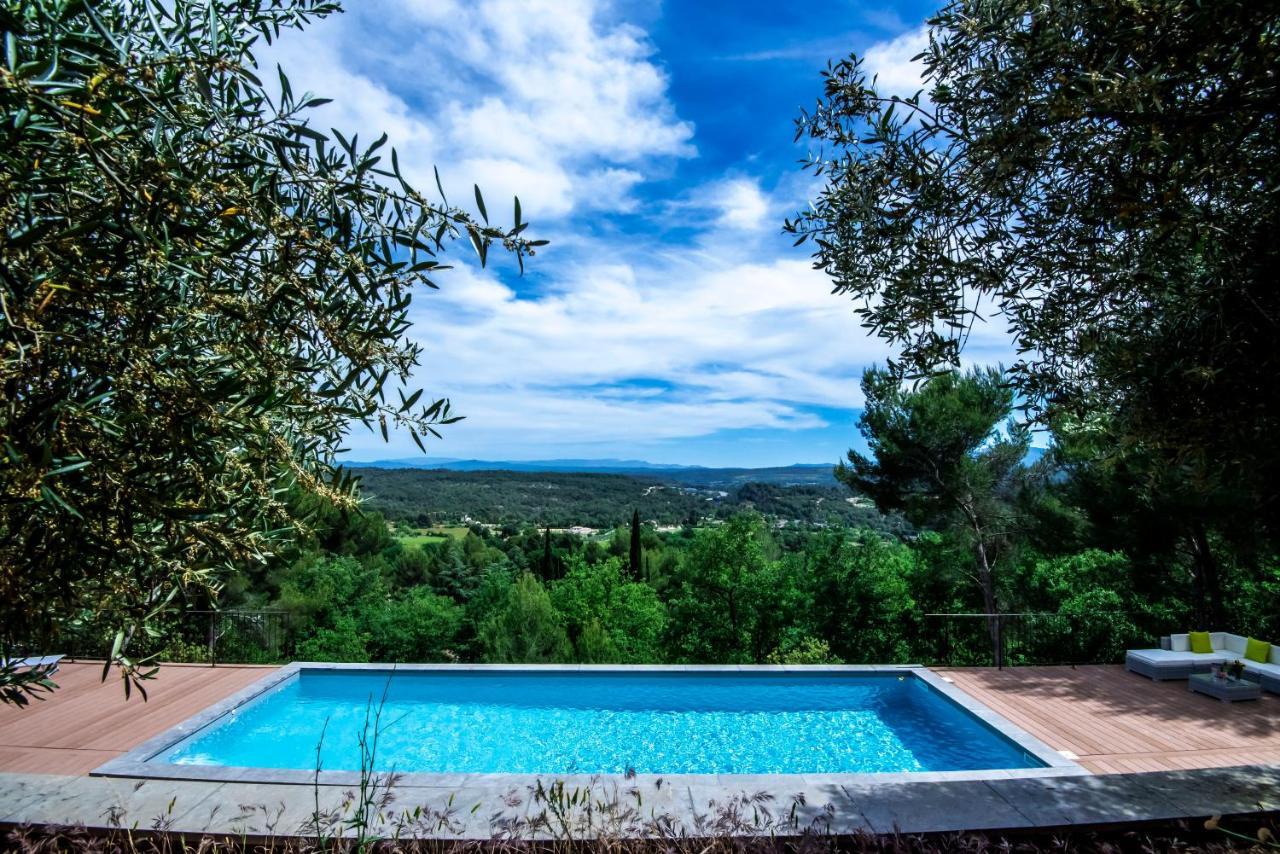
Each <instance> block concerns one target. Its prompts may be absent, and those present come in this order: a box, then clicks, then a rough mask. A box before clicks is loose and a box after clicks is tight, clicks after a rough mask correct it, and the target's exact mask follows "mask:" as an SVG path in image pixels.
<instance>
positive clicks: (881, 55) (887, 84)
mask: <svg viewBox="0 0 1280 854" xmlns="http://www.w3.org/2000/svg"><path fill="white" fill-rule="evenodd" d="M928 46H929V28H928V27H927V26H922V27H920V28H919V29H915V30H910V31H908V32H905V33H903V34H902V35H900V36H898V37H897V38H895V39H893V40H891V41H887V42H878V43H876V44H874V45H872V46H871V47H869V48H867V50H866V52H865V53H864V54H863V63H864V68H865V69H866V71H867V74H868V75H875V76H876V78H877V89H878V91H879V92H880V94H881V95H898V96H899V97H903V98H905V97H908V96H910V95H914V94H915V93H916V92H918V91H920V90H921V89H922V88H924V85H925V84H924V80H923V78H922V75H923V74H924V63H922V62H920V61H919V60H916V61H912V59H911V58H912V57H913V56H916V55H917V54H919V53H921V52H922V51H924V49H925V48H927V47H928Z"/></svg>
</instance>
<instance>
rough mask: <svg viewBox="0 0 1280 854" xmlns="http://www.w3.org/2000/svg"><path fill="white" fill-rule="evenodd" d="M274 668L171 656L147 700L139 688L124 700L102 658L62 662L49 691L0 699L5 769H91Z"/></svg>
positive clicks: (0, 760) (0, 767)
mask: <svg viewBox="0 0 1280 854" xmlns="http://www.w3.org/2000/svg"><path fill="white" fill-rule="evenodd" d="M274 669H275V668H274V667H261V666H254V665H222V666H219V667H208V666H204V665H186V664H166V665H163V666H162V667H161V668H160V672H159V674H158V675H157V677H156V678H155V679H154V680H152V681H150V682H148V683H147V695H148V699H147V700H146V701H145V702H144V701H143V700H142V698H141V697H139V696H138V695H137V694H136V693H135V694H134V695H133V698H132V699H130V700H127V701H126V700H125V697H124V689H123V687H122V686H121V684H120V680H119V679H117V678H114V677H113V676H108V677H107V681H106V682H105V683H104V682H102V681H101V676H102V663H101V662H96V663H95V662H70V663H64V664H63V665H62V667H61V668H60V669H59V671H58V673H57V675H56V676H55V677H54V681H55V682H57V683H58V686H59V687H58V690H57V691H55V692H53V694H51V695H45V696H46V697H47V699H45V700H43V701H35V702H33V703H32V704H31V705H30V706H29V707H27V708H25V709H18V708H14V707H12V706H0V771H15V772H39V773H45V774H88V773H89V772H90V771H92V770H93V769H94V768H97V767H98V766H99V765H101V764H102V763H104V762H106V761H107V760H109V759H112V758H114V757H116V756H119V755H121V754H122V753H125V752H127V751H129V750H132V749H133V748H134V747H137V746H138V745H139V744H141V743H142V742H144V741H146V740H147V739H149V738H151V737H152V736H155V735H159V734H160V733H162V732H164V731H165V730H166V729H168V728H169V727H171V726H174V725H175V724H178V723H181V722H182V721H184V720H186V719H187V718H189V717H191V716H192V715H194V714H195V713H197V712H199V711H201V710H202V709H204V708H206V707H208V706H210V705H212V704H213V703H216V702H217V701H219V700H221V699H224V698H225V697H228V696H230V695H232V694H234V693H235V692H237V691H239V690H240V689H242V688H244V687H246V686H248V685H250V684H251V683H253V682H256V681H257V680H259V679H261V678H262V677H263V676H265V675H267V673H269V672H270V671H272V670H274Z"/></svg>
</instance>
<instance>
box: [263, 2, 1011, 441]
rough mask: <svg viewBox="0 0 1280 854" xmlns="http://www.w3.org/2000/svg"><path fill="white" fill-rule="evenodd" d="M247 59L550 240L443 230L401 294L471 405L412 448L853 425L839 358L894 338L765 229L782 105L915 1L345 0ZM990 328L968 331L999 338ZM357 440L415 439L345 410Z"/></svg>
mask: <svg viewBox="0 0 1280 854" xmlns="http://www.w3.org/2000/svg"><path fill="white" fill-rule="evenodd" d="M347 6H348V12H347V13H346V14H344V15H341V16H338V17H335V18H331V19H329V20H326V21H323V22H320V23H318V24H316V25H314V26H313V28H312V29H310V30H308V31H306V32H304V33H301V34H291V35H289V36H288V37H287V38H285V39H284V40H282V41H281V42H280V43H278V45H276V46H275V47H273V48H272V49H271V51H270V54H269V55H265V56H264V59H266V60H267V61H270V62H276V61H279V62H280V63H281V64H283V66H284V67H285V69H286V71H288V72H289V75H290V77H291V79H292V81H293V85H294V88H295V89H308V90H310V91H312V92H313V93H315V94H316V95H322V96H324V97H329V98H333V99H335V100H334V103H333V104H330V105H327V106H324V107H322V108H320V109H319V110H317V111H316V117H315V119H314V120H313V123H315V124H317V125H320V126H322V127H324V126H334V127H338V128H339V129H343V130H344V132H347V131H358V132H359V133H360V134H361V137H362V138H364V139H370V140H371V139H373V138H374V137H376V136H377V135H378V134H379V133H381V132H382V131H384V130H385V131H387V132H388V134H389V135H390V137H391V142H392V144H394V145H396V147H397V148H398V150H399V153H400V162H401V165H402V167H403V168H404V169H405V171H406V172H407V173H408V174H409V175H410V176H411V177H413V178H415V179H416V182H417V183H418V184H419V186H422V187H424V188H425V187H431V186H433V183H434V182H433V180H432V178H431V177H430V176H431V168H432V166H433V165H435V166H438V167H439V169H440V173H441V176H442V178H443V181H444V185H445V189H446V191H447V192H448V193H449V195H450V198H451V200H464V199H466V200H469V199H470V190H471V184H472V183H473V182H474V183H478V184H480V186H481V188H482V189H483V190H484V193H485V199H486V202H487V207H488V209H489V212H490V215H491V216H493V215H495V214H498V217H497V218H498V219H499V221H501V220H502V218H503V212H506V213H505V217H506V218H507V219H509V217H510V213H509V211H510V204H511V202H510V199H511V196H512V195H513V194H516V195H519V197H520V200H521V204H522V207H523V210H524V212H525V216H526V218H527V219H530V220H531V221H532V223H533V225H532V227H531V229H530V234H531V235H533V236H536V237H542V238H546V239H548V240H550V241H551V245H550V246H548V247H546V249H545V250H543V251H540V252H539V254H538V256H537V257H536V258H534V259H532V260H531V262H530V264H529V265H528V268H527V272H526V274H525V275H524V276H523V277H520V276H519V275H518V272H517V270H516V269H515V265H514V264H511V263H509V262H508V260H507V259H503V258H497V259H496V263H494V262H493V261H492V260H491V265H490V267H489V269H487V270H481V269H479V268H478V267H477V265H476V264H475V263H474V261H473V258H472V257H471V256H470V254H469V250H465V249H464V247H463V245H461V244H458V245H457V246H456V251H455V252H453V253H452V254H453V258H452V259H451V261H452V263H454V264H455V265H456V267H455V269H453V270H451V271H449V272H448V273H446V274H443V275H441V276H440V277H439V279H438V282H439V284H440V285H441V290H440V291H438V292H430V293H423V294H421V295H420V296H419V297H418V298H416V299H415V302H414V307H413V320H414V328H413V331H412V333H411V334H412V335H413V336H414V337H415V338H417V339H418V340H420V341H421V342H422V343H423V345H424V346H425V348H426V354H425V359H424V362H423V365H422V367H421V369H420V370H419V372H418V373H417V374H416V375H415V378H414V379H415V385H420V386H423V387H425V388H426V389H427V393H428V394H429V395H434V396H444V397H449V398H450V399H451V401H452V402H453V405H454V407H455V408H456V409H457V410H458V411H459V412H460V413H461V414H463V415H465V416H467V418H466V420H464V421H462V422H460V423H459V424H457V425H454V426H452V427H449V428H447V430H446V431H445V438H444V440H443V441H440V442H436V443H435V444H434V445H432V446H428V451H429V453H430V454H431V455H432V456H444V457H467V458H486V459H542V458H549V457H621V458H628V459H647V460H650V461H653V462H663V463H693V464H702V465H749V466H757V465H781V464H787V463H792V462H833V461H835V460H836V459H838V458H839V457H841V456H842V455H843V453H844V451H845V450H846V449H847V448H849V447H850V445H851V444H856V443H857V436H856V429H855V423H856V419H857V408H858V406H859V404H860V402H861V401H860V392H859V389H858V379H859V377H860V375H861V372H862V370H863V368H864V367H866V366H867V365H869V364H871V363H874V362H879V361H883V360H884V358H885V357H886V356H887V355H889V353H888V350H887V348H886V346H885V345H884V343H883V342H881V341H879V340H877V339H874V338H869V337H867V335H866V334H865V332H864V331H863V330H862V329H861V328H860V326H859V324H858V321H857V318H856V317H855V316H854V315H853V313H852V311H851V308H850V306H849V304H847V303H846V302H844V301H842V300H841V299H839V298H837V297H834V296H831V295H830V288H829V285H828V283H827V280H826V279H825V277H823V276H822V275H821V274H820V273H817V272H815V271H813V270H812V269H810V265H809V261H808V257H807V253H806V251H805V250H802V249H793V248H792V247H791V241H790V240H788V239H787V238H785V237H783V236H782V235H781V234H780V233H779V232H780V228H781V224H782V221H783V219H784V218H785V217H786V216H787V215H789V214H790V213H792V212H793V211H795V210H796V209H798V208H799V207H801V206H803V204H804V203H805V200H806V199H807V198H809V197H810V196H811V195H812V194H813V193H814V191H815V189H816V185H815V184H814V182H813V179H812V178H811V177H810V176H809V175H807V174H806V173H802V172H801V171H800V170H799V168H798V166H797V160H798V159H799V158H800V157H801V156H803V154H804V150H805V149H804V146H803V144H796V143H795V142H793V133H794V126H793V120H794V119H795V117H796V116H797V114H798V112H799V109H800V107H801V106H802V105H807V104H811V103H813V101H814V99H815V98H816V97H817V96H818V95H819V94H820V91H821V80H820V78H819V71H820V70H821V68H822V67H823V66H824V65H825V63H826V61H827V60H828V59H831V58H836V57H839V56H842V55H845V54H847V53H849V52H851V51H857V52H859V53H861V54H865V55H866V56H867V61H868V65H869V66H870V67H871V68H872V69H874V70H875V71H877V72H878V73H879V74H880V76H881V80H882V82H883V84H884V88H886V89H887V90H889V91H895V92H899V93H902V94H906V93H909V92H910V91H913V90H914V89H915V88H916V87H917V86H918V85H919V84H918V80H919V77H918V69H917V68H915V67H914V66H913V65H912V64H911V63H910V62H909V59H910V57H911V56H912V55H913V54H914V53H916V52H917V51H918V50H919V48H920V46H921V44H922V40H923V38H924V36H923V30H922V24H923V21H924V19H925V17H926V16H927V15H928V14H929V12H930V11H932V8H933V7H932V6H930V5H919V4H911V3H896V4H879V5H876V4H873V3H858V2H838V0H832V2H827V3H823V4H820V5H819V6H815V5H813V4H795V3H780V2H776V0H773V2H741V0H739V1H738V2H727V0H715V2H712V1H711V0H686V2H668V3H665V4H656V3H642V2H627V1H626V0H622V2H612V3H611V2H604V0H600V2H593V0H543V1H542V2H538V0H519V2H517V0H504V2H493V0H467V2H447V0H348V3H347ZM1006 351H1007V348H1006V346H1005V344H1004V343H1003V338H1002V335H1000V334H998V330H984V331H983V332H982V334H980V335H979V336H978V337H977V339H976V340H975V341H972V342H971V349H970V353H969V355H970V357H971V358H973V359H974V360H975V361H994V360H996V359H998V358H1001V357H1002V356H1004V355H1005V353H1006ZM348 444H349V447H350V449H351V451H350V456H351V457H352V458H354V459H365V460H368V459H380V458H381V459H386V458H393V457H408V456H413V455H414V454H415V453H417V452H416V449H415V448H414V446H413V444H412V443H411V441H410V440H409V438H408V436H398V437H396V436H393V438H392V441H391V444H390V446H387V445H385V444H384V443H383V442H382V440H381V437H380V436H373V435H371V434H366V433H365V432H364V431H363V430H362V429H358V430H357V431H355V432H354V433H353V435H352V436H351V439H350V442H349V443H348Z"/></svg>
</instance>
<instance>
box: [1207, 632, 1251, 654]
mask: <svg viewBox="0 0 1280 854" xmlns="http://www.w3.org/2000/svg"><path fill="white" fill-rule="evenodd" d="M1222 639H1223V641H1224V643H1223V644H1222V646H1221V647H1219V646H1218V644H1217V643H1214V645H1213V648H1214V649H1225V650H1227V651H1228V652H1234V653H1235V654H1236V655H1244V647H1245V644H1246V643H1247V642H1248V640H1249V639H1248V638H1246V637H1244V636H1243V635H1232V634H1226V633H1224V634H1223V635H1222Z"/></svg>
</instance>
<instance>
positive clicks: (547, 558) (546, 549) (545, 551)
mask: <svg viewBox="0 0 1280 854" xmlns="http://www.w3.org/2000/svg"><path fill="white" fill-rule="evenodd" d="M554 561H555V556H554V555H553V554H552V553H551V528H550V527H549V526H548V527H547V528H546V530H545V531H544V533H543V537H542V580H543V581H550V580H551V578H552V573H553V572H554V570H555V566H554Z"/></svg>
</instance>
